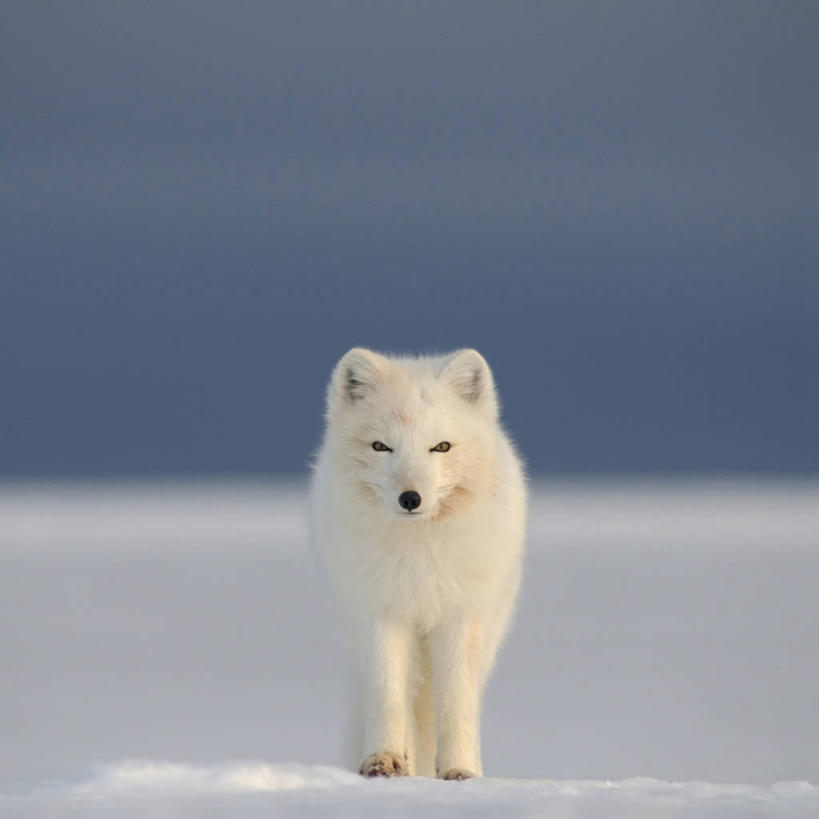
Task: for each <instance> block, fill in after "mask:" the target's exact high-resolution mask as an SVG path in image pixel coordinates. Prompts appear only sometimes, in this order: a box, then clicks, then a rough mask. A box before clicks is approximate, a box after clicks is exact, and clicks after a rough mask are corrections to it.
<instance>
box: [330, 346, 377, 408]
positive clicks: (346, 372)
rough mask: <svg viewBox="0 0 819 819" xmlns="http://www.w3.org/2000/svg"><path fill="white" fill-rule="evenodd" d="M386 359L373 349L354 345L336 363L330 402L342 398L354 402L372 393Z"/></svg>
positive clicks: (345, 401) (346, 401) (331, 383)
mask: <svg viewBox="0 0 819 819" xmlns="http://www.w3.org/2000/svg"><path fill="white" fill-rule="evenodd" d="M386 363H387V362H386V359H385V358H384V357H383V356H380V355H378V353H374V352H372V350H365V349H364V348H363V347H353V349H352V350H350V351H349V352H347V353H345V354H344V355H343V356H342V358H341V360H340V361H339V362H338V364H336V368H335V370H334V371H333V378H332V380H331V381H330V396H329V399H330V403H332V402H333V400H334V399H336V398H340V399H341V400H342V401H343V402H344V403H346V404H354V403H356V401H360V400H361V399H362V398H366V397H367V396H368V395H369V394H370V393H372V392H373V391H374V390H375V389H376V387H377V386H378V384H379V382H380V381H381V379H382V377H383V373H384V368H385V366H386Z"/></svg>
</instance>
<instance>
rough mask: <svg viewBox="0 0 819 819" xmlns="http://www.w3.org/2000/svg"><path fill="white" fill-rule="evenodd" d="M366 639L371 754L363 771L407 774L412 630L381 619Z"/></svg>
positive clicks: (366, 773)
mask: <svg viewBox="0 0 819 819" xmlns="http://www.w3.org/2000/svg"><path fill="white" fill-rule="evenodd" d="M366 643H367V647H366V661H365V682H364V687H365V697H364V707H365V730H364V736H365V742H366V750H367V752H369V756H367V757H366V758H365V759H364V761H363V762H362V763H361V768H360V773H361V775H362V776H368V777H373V776H407V774H409V773H410V771H409V765H408V762H407V730H408V728H409V724H408V716H409V698H408V691H407V687H408V670H409V660H410V634H409V632H408V630H407V628H406V627H405V626H403V625H402V624H400V623H396V622H392V621H378V622H376V623H373V624H372V625H371V626H370V628H369V629H367V632H366Z"/></svg>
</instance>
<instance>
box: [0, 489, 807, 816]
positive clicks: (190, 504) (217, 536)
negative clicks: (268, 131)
mask: <svg viewBox="0 0 819 819" xmlns="http://www.w3.org/2000/svg"><path fill="white" fill-rule="evenodd" d="M530 529H531V537H530V546H529V553H528V557H527V571H526V579H525V584H524V591H523V597H522V600H521V605H520V609H519V612H518V617H517V620H516V625H515V628H514V631H513V633H512V635H511V636H510V639H509V641H508V643H507V645H506V646H505V648H504V651H503V654H502V656H501V658H500V663H499V666H498V669H497V672H496V675H495V677H494V679H493V682H492V684H491V686H490V690H489V692H488V696H487V702H486V712H485V739H484V742H485V768H486V770H487V772H488V773H489V774H492V775H493V776H497V777H506V778H496V779H493V778H487V779H484V780H481V781H469V782H464V783H457V782H437V781H434V780H422V779H412V780H403V781H399V780H391V781H364V780H362V779H360V778H359V777H358V776H356V775H354V774H352V773H349V772H347V771H344V770H341V769H340V768H339V767H338V762H339V747H340V742H339V740H340V735H341V732H342V730H343V723H344V704H345V697H346V693H345V678H344V674H343V672H342V658H341V653H340V651H339V647H338V644H337V638H336V634H335V631H334V629H333V623H332V607H331V605H330V604H329V602H328V600H327V595H326V591H325V589H324V586H323V581H322V579H321V577H320V573H319V572H318V570H317V567H316V566H315V564H314V561H313V558H312V555H311V553H310V551H309V549H308V547H307V540H306V525H305V518H304V488H303V487H302V486H298V485H282V484H275V483H262V482H256V483H247V482H233V483H208V482H202V483H193V484H172V483H167V484H147V483H133V484H119V485H106V486H94V485H72V484H63V485H48V484H29V485H5V486H2V485H0V648H1V650H2V657H3V663H2V666H1V667H0V816H2V817H4V819H5V817H9V818H10V819H12V817H40V816H47V817H62V816H66V817H74V816H77V817H80V816H82V817H86V816H87V817H96V816H117V817H126V819H127V817H133V816H139V817H142V816H145V817H148V816H150V817H159V819H162V817H171V816H172V817H189V816H190V817H193V816H196V817H200V816H225V815H231V816H241V817H250V818H251V819H252V818H253V817H256V816H260V817H261V816H266V817H268V816H277V815H296V816H298V815H309V816H314V815H326V816H331V815H332V816H347V815H351V816H353V815H375V814H376V813H377V814H379V815H387V816H401V815H410V814H416V813H418V812H419V811H421V810H423V811H424V813H425V814H428V815H431V816H433V817H434V816H457V815H463V816H475V815H486V816H493V815H537V816H555V817H575V816H576V817H588V818H589V819H595V817H598V816H599V817H603V816H605V817H614V816H624V817H626V816H627V817H634V818H635V819H640V818H641V817H649V816H650V817H671V816H674V817H678V816H697V817H734V816H736V817H740V816H741V817H751V819H753V818H754V817H769V816H770V817H798V819H802V818H803V817H812V819H815V817H816V816H819V789H817V787H815V785H811V784H810V783H811V782H813V783H817V782H819V742H817V737H819V686H817V685H816V680H817V677H819V606H817V603H816V600H817V590H819V481H809V480H805V481H774V482H748V481H727V480H726V481H700V482H695V481H670V480H668V481H653V482H644V483H641V482H622V481H609V482H598V483H582V482H581V483H571V482H564V483H561V482H551V483H543V484H539V485H537V486H536V487H535V489H534V491H533V503H532V522H531V527H530ZM249 759H250V760H252V759H255V760H265V762H261V761H258V762H253V761H248V762H236V761H234V760H249ZM273 763H275V764H273ZM280 763H281V764H280ZM545 776H548V777H550V778H549V779H544V778H543V777H545ZM512 777H514V778H512ZM709 782H710V783H731V782H745V783H748V784H744V785H735V784H707V783H709Z"/></svg>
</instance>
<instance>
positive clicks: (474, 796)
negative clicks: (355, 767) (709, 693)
mask: <svg viewBox="0 0 819 819" xmlns="http://www.w3.org/2000/svg"><path fill="white" fill-rule="evenodd" d="M0 809H2V810H3V815H4V816H13V817H27V816H41V815H43V816H45V815H47V816H54V815H60V816H77V817H80V816H82V817H89V818H93V817H95V816H100V817H102V816H117V817H123V819H128V817H154V816H163V815H164V816H202V815H204V816H210V815H223V813H224V812H225V810H227V809H229V810H230V811H231V815H234V816H242V817H249V819H253V817H272V816H293V815H309V816H358V815H361V816H374V815H382V816H414V815H417V814H418V813H419V812H421V811H423V815H425V816H432V817H435V816H540V815H548V816H555V817H566V818H567V819H568V817H584V819H596V817H600V819H604V818H605V819H611V817H617V816H623V817H626V816H627V817H630V818H631V819H641V817H646V819H655V818H656V817H671V816H686V815H689V816H691V815H696V816H697V817H720V818H721V819H723V818H725V817H737V819H740V817H741V819H753V817H778V818H779V817H782V818H783V819H786V818H787V817H794V819H799V817H814V816H816V813H817V811H818V810H819V789H817V788H815V787H814V786H813V785H811V784H810V783H808V782H803V781H793V782H778V783H775V784H773V785H771V786H770V787H765V786H758V785H714V784H709V783H706V782H663V781H661V780H658V779H648V778H639V777H633V778H630V779H625V780H622V781H620V782H610V781H594V780H586V781H583V780H564V781H557V780H549V779H540V780H515V779H491V778H485V779H482V780H471V781H467V782H462V783H461V782H458V783H455V782H441V781H437V780H433V779H420V778H411V779H403V780H402V779H392V780H364V779H362V778H361V777H359V776H357V775H356V774H353V773H351V772H349V771H345V770H341V769H339V768H333V767H326V766H310V765H298V764H287V765H267V764H264V763H261V762H234V763H225V764H222V765H213V766H194V765H184V764H180V763H172V762H159V761H149V760H141V761H140V760H131V761H124V762H120V763H117V764H109V765H98V766H96V767H95V768H94V769H93V770H92V771H91V772H90V773H89V775H88V776H86V777H84V778H83V779H81V780H80V781H78V782H76V783H73V784H72V783H63V784H58V785H52V786H50V787H45V788H42V789H41V790H40V791H39V792H35V793H34V794H27V795H23V796H17V797H14V796H2V795H0Z"/></svg>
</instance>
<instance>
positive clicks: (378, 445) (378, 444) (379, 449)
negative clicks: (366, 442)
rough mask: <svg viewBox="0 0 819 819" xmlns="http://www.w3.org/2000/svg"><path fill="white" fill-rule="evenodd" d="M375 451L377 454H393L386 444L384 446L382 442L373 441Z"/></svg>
mask: <svg viewBox="0 0 819 819" xmlns="http://www.w3.org/2000/svg"><path fill="white" fill-rule="evenodd" d="M373 449H374V450H375V451H376V452H392V450H391V449H390V448H389V447H388V446H387V445H386V444H382V443H381V441H373Z"/></svg>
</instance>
